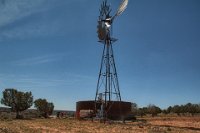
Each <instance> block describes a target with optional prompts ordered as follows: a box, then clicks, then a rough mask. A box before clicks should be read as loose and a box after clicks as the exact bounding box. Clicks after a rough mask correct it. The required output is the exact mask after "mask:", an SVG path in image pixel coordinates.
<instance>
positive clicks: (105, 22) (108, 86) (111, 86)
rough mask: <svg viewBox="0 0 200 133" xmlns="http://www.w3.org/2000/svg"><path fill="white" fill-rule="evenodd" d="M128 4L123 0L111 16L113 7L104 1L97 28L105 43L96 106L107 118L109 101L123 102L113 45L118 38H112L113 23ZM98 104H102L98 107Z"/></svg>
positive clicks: (101, 39) (102, 41) (126, 0)
mask: <svg viewBox="0 0 200 133" xmlns="http://www.w3.org/2000/svg"><path fill="white" fill-rule="evenodd" d="M127 4H128V0H123V1H122V4H121V5H120V7H119V9H118V11H117V13H116V14H115V15H114V16H110V13H111V8H110V6H109V5H107V0H105V1H104V2H103V3H102V5H101V8H100V16H99V20H98V26H97V28H98V37H99V42H101V43H102V44H103V53H102V59H101V65H100V71H99V77H98V82H97V88H96V96H95V104H96V105H95V108H96V111H97V110H98V109H99V110H100V111H101V114H102V115H101V117H102V118H106V114H107V112H108V111H109V108H110V107H109V106H111V105H110V104H108V103H111V102H112V101H120V102H121V95H120V88H119V81H118V75H117V70H116V65H115V59H114V53H113V47H112V44H113V43H114V42H115V41H117V39H115V38H112V23H113V21H114V19H115V17H117V16H119V15H120V14H121V13H122V12H123V11H124V10H125V8H126V7H127ZM97 104H100V105H101V107H100V108H98V109H97Z"/></svg>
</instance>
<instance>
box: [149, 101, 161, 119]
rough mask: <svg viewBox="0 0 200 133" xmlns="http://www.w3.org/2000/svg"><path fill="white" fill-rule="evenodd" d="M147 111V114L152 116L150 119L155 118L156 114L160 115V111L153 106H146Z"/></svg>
mask: <svg viewBox="0 0 200 133" xmlns="http://www.w3.org/2000/svg"><path fill="white" fill-rule="evenodd" d="M147 110H148V113H149V114H151V115H152V117H154V116H157V114H159V113H161V109H160V108H159V107H157V106H155V105H153V104H150V105H148V107H147Z"/></svg>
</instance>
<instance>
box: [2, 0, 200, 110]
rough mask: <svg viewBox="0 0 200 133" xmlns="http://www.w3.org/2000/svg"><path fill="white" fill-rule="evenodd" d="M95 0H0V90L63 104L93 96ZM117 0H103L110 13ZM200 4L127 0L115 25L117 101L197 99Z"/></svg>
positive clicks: (70, 106) (163, 103)
mask: <svg viewBox="0 0 200 133" xmlns="http://www.w3.org/2000/svg"><path fill="white" fill-rule="evenodd" d="M101 2H102V1H101V0H71V1H69V0H0V91H1V92H2V91H3V90H4V89H5V88H16V89H18V90H21V91H31V92H32V93H33V95H34V99H36V98H46V99H47V100H48V101H51V102H53V103H54V104H55V108H56V109H66V110H75V106H76V101H79V100H90V99H94V98H95V91H96V83H97V76H98V72H99V65H100V59H101V54H102V48H103V46H102V45H101V44H100V43H98V42H97V41H98V38H97V33H96V31H97V29H96V27H97V18H98V15H99V7H100V4H101ZM120 2H121V0H109V3H111V5H112V7H113V14H114V11H115V10H116V9H117V7H118V5H119V4H120ZM199 7H200V1H199V0H130V1H129V5H128V8H127V10H126V11H125V12H124V13H123V14H122V16H120V17H119V18H117V19H116V21H115V23H114V31H113V32H114V36H115V37H116V38H118V39H119V41H117V42H116V43H115V44H114V46H113V47H114V52H115V59H116V65H117V70H118V75H119V83H120V90H121V95H122V100H125V101H130V102H136V103H137V104H138V105H139V107H143V106H146V105H148V104H150V103H152V104H155V105H157V106H160V107H161V108H166V107H168V106H169V105H175V104H185V103H187V102H192V103H200V97H199V94H200V8H199ZM0 98H2V94H1V95H0ZM0 106H2V105H0Z"/></svg>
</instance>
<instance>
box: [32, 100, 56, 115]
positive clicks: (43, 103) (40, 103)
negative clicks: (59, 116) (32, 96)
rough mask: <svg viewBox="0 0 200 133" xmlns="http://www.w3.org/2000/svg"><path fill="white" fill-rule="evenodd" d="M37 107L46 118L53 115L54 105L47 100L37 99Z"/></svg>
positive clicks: (35, 102)
mask: <svg viewBox="0 0 200 133" xmlns="http://www.w3.org/2000/svg"><path fill="white" fill-rule="evenodd" d="M34 104H35V107H36V108H37V110H38V111H39V112H40V115H42V116H43V117H44V118H48V116H49V115H51V114H52V113H53V109H54V105H53V103H49V102H48V101H47V100H46V99H37V100H35V101H34Z"/></svg>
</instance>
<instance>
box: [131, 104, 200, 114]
mask: <svg viewBox="0 0 200 133" xmlns="http://www.w3.org/2000/svg"><path fill="white" fill-rule="evenodd" d="M132 113H134V114H135V115H137V116H141V117H142V116H145V115H148V114H150V115H152V116H153V117H154V116H157V115H158V114H160V113H162V114H177V115H178V116H180V115H186V114H187V115H188V114H189V115H192V116H194V115H195V114H199V113H200V104H192V103H187V104H184V105H174V106H169V107H168V108H167V109H163V110H162V109H160V108H159V107H158V106H156V105H153V104H150V105H148V106H147V107H143V108H138V107H137V104H135V103H133V104H132Z"/></svg>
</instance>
